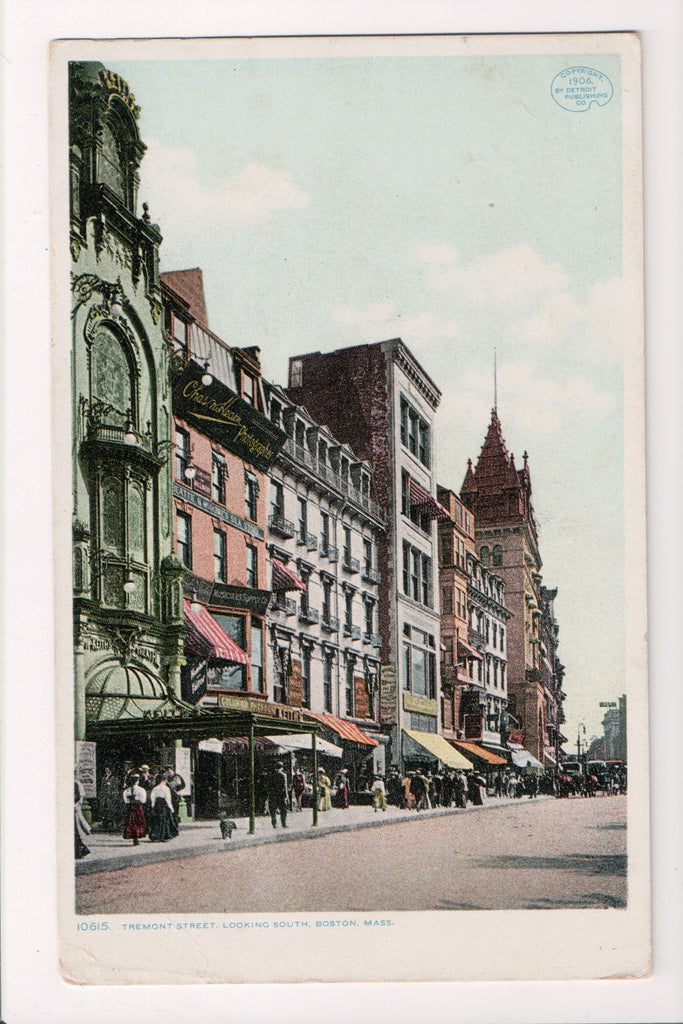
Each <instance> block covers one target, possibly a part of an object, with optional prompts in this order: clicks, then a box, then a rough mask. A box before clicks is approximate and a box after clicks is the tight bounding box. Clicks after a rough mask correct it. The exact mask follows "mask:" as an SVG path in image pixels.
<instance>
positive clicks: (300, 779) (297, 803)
mask: <svg viewBox="0 0 683 1024" xmlns="http://www.w3.org/2000/svg"><path fill="white" fill-rule="evenodd" d="M305 792H306V780H305V778H304V773H303V772H302V771H301V768H300V767H299V766H298V765H297V766H296V768H295V769H294V774H293V775H292V810H296V811H300V810H301V800H302V797H303V795H304V793H305Z"/></svg>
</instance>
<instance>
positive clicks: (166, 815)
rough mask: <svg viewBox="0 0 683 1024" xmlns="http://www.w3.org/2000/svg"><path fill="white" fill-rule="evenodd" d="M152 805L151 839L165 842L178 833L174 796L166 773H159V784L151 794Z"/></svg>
mask: <svg viewBox="0 0 683 1024" xmlns="http://www.w3.org/2000/svg"><path fill="white" fill-rule="evenodd" d="M149 799H150V803H151V805H152V821H151V824H150V826H149V839H150V842H152V843H165V842H167V840H169V839H175V837H176V836H177V835H178V826H177V825H176V820H175V813H174V809H173V798H172V796H171V790H170V789H169V785H168V782H167V781H166V776H165V775H157V784H156V786H155V787H154V789H153V790H152V792H151V793H150V794H149Z"/></svg>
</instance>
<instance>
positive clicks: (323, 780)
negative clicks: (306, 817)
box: [318, 768, 332, 811]
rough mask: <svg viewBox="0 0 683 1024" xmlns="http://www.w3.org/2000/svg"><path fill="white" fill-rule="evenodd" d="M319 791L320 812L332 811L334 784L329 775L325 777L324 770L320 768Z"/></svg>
mask: <svg viewBox="0 0 683 1024" xmlns="http://www.w3.org/2000/svg"><path fill="white" fill-rule="evenodd" d="M318 790H319V797H318V810H319V811H331V810H332V800H331V799H330V792H331V790H332V783H331V782H330V780H329V778H328V777H327V775H325V769H324V768H318Z"/></svg>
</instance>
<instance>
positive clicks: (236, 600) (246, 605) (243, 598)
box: [211, 583, 271, 615]
mask: <svg viewBox="0 0 683 1024" xmlns="http://www.w3.org/2000/svg"><path fill="white" fill-rule="evenodd" d="M270 598H271V592H270V590H254V589H253V588H252V587H231V586H226V585H225V584H223V583H214V585H213V587H212V588H211V603H212V604H221V605H224V606H225V607H226V608H239V609H244V610H245V611H250V612H255V613H256V614H257V615H265V614H266V609H267V608H268V603H269V602H270Z"/></svg>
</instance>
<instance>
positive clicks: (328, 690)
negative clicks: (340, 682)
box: [273, 646, 378, 718]
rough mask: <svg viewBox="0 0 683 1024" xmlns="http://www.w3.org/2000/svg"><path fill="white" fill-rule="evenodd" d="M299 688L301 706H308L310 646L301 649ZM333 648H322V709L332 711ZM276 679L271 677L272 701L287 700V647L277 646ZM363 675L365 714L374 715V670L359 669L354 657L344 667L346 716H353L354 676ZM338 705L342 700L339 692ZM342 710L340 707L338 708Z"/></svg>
mask: <svg viewBox="0 0 683 1024" xmlns="http://www.w3.org/2000/svg"><path fill="white" fill-rule="evenodd" d="M300 657H301V691H302V704H303V706H304V707H307V708H310V706H311V648H310V647H308V646H306V647H304V648H303V649H302V651H301V655H300ZM336 657H337V655H336V654H335V652H334V651H327V650H325V651H323V654H322V665H323V710H324V711H326V712H328V713H330V714H331V713H333V711H334V707H333V696H334V675H335V660H336ZM274 662H275V678H274V680H273V700H274V701H275V703H277V704H287V703H289V665H290V654H289V650H288V648H286V647H280V646H276V649H275V658H274ZM357 675H362V676H363V679H364V682H365V692H366V709H365V711H366V713H367V717H368V718H374V717H375V710H376V709H375V696H376V692H377V679H378V677H377V671H376V670H372V671H368V670H365V669H364V670H362V671H361V669H360V668H359V666H358V665H357V664H356V662H355V660H354V659H353V658H347V660H346V665H345V668H344V690H343V704H344V713H345V714H346V715H347V716H348V717H349V718H354V717H355V716H356V712H357V710H358V709H357V708H356V676H357ZM339 703H340V705H341V704H342V699H341V695H340V702H339ZM339 711H341V707H340V708H339Z"/></svg>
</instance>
